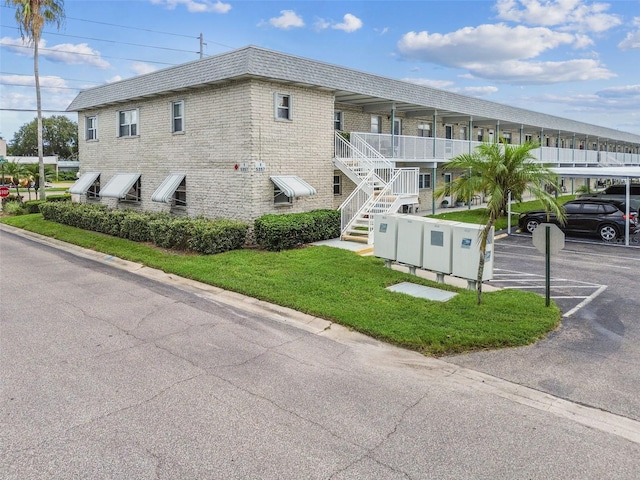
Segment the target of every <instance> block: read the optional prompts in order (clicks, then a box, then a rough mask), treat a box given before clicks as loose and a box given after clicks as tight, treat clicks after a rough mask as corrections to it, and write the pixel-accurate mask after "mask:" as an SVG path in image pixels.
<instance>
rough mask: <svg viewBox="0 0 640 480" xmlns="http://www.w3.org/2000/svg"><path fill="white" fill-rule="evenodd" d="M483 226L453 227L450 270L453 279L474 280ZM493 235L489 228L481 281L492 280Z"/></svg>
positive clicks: (478, 261) (465, 224) (476, 276)
mask: <svg viewBox="0 0 640 480" xmlns="http://www.w3.org/2000/svg"><path fill="white" fill-rule="evenodd" d="M483 228H484V225H473V224H469V223H459V224H457V225H454V226H453V232H452V233H453V246H452V250H451V253H452V269H451V274H452V275H453V276H455V277H461V278H466V279H468V280H476V279H477V278H478V266H479V264H480V234H481V232H482V229H483ZM493 234H494V229H493V227H492V228H491V231H490V232H489V236H488V238H487V249H486V253H485V257H484V272H483V275H482V280H483V281H485V280H491V279H492V278H493Z"/></svg>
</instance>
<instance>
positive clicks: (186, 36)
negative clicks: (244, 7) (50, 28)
mask: <svg viewBox="0 0 640 480" xmlns="http://www.w3.org/2000/svg"><path fill="white" fill-rule="evenodd" d="M65 18H66V19H67V20H77V21H79V22H87V23H96V24H98V25H107V26H109V27H120V28H128V29H130V30H138V31H141V32H151V33H160V34H162V35H172V36H174V37H184V38H198V37H193V36H191V35H185V34H183V33H172V32H161V31H159V30H150V29H147V28H139V27H129V26H127V25H117V24H115V23H107V22H97V21H95V20H85V19H84V18H75V17H65Z"/></svg>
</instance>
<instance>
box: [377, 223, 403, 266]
mask: <svg viewBox="0 0 640 480" xmlns="http://www.w3.org/2000/svg"><path fill="white" fill-rule="evenodd" d="M398 217H399V215H388V214H377V215H375V217H374V218H373V255H374V256H376V257H379V258H384V259H385V260H395V259H396V247H397V242H398Z"/></svg>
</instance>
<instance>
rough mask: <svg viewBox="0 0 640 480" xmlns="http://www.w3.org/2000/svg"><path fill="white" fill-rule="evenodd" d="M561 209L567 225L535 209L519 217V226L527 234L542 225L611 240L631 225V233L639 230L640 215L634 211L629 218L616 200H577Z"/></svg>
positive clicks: (622, 233) (553, 216) (622, 205)
mask: <svg viewBox="0 0 640 480" xmlns="http://www.w3.org/2000/svg"><path fill="white" fill-rule="evenodd" d="M562 208H563V209H564V212H565V214H566V220H565V224H564V225H563V224H561V223H560V222H559V221H558V219H557V218H556V216H555V215H553V214H550V215H549V219H548V220H547V212H545V211H544V210H535V211H530V212H525V213H521V214H520V218H519V220H518V226H519V227H520V229H521V230H522V231H524V232H529V233H532V232H533V231H534V230H535V229H536V228H537V227H538V225H540V224H541V223H545V222H549V223H555V224H556V225H558V226H559V227H560V229H562V230H563V231H564V232H567V233H577V234H583V235H590V236H598V237H600V238H601V239H602V240H606V241H610V240H614V239H615V238H617V237H620V236H623V235H624V233H625V225H626V224H629V233H631V234H633V233H636V231H637V230H639V228H640V227H638V216H637V214H636V213H635V212H632V213H630V215H629V217H627V216H626V214H625V210H626V209H625V204H624V203H622V202H619V201H617V200H603V199H599V198H578V199H576V200H571V201H570V202H567V203H565V204H564V205H563V206H562Z"/></svg>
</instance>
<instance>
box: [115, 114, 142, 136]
mask: <svg viewBox="0 0 640 480" xmlns="http://www.w3.org/2000/svg"><path fill="white" fill-rule="evenodd" d="M118 125H119V127H120V128H119V130H118V136H119V137H135V136H137V135H138V110H124V111H121V112H118Z"/></svg>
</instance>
